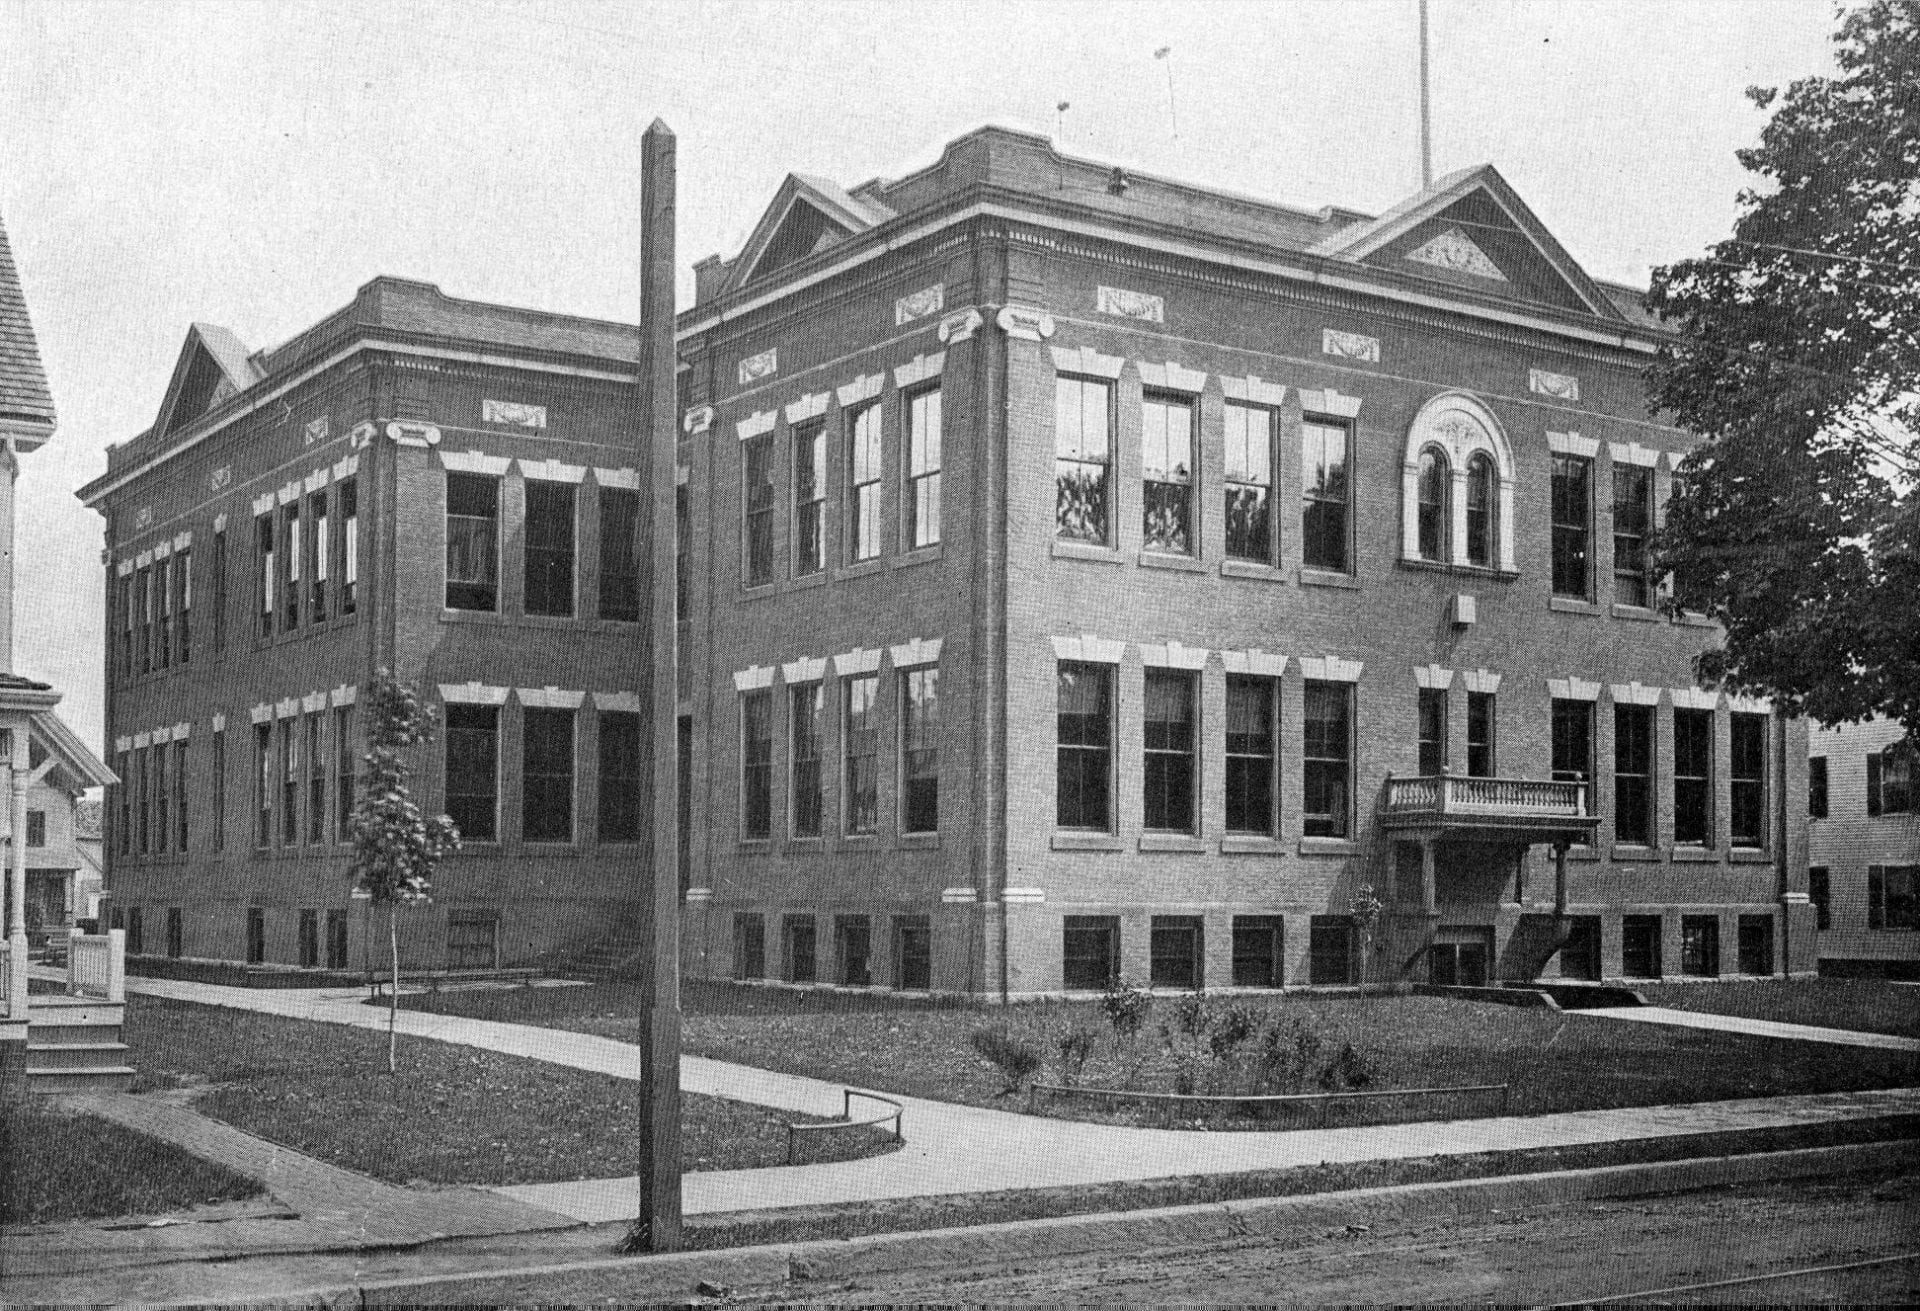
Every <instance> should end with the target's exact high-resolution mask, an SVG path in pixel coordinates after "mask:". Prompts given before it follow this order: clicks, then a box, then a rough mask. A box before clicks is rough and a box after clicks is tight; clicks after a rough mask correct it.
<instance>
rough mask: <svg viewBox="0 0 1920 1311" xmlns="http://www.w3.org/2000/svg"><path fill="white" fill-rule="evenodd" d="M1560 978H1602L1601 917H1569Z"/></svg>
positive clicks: (1561, 957) (1561, 947)
mask: <svg viewBox="0 0 1920 1311" xmlns="http://www.w3.org/2000/svg"><path fill="white" fill-rule="evenodd" d="M1560 977H1561V978H1563V979H1589V980H1597V979H1598V978H1599V977H1600V917H1599V916H1598V915H1570V916H1568V917H1567V940H1566V941H1565V942H1563V943H1561V944H1560Z"/></svg>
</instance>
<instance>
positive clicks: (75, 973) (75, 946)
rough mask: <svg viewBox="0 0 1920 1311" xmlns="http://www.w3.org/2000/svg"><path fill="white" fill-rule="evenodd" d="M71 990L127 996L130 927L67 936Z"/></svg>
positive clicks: (107, 998) (82, 993) (106, 997)
mask: <svg viewBox="0 0 1920 1311" xmlns="http://www.w3.org/2000/svg"><path fill="white" fill-rule="evenodd" d="M67 992H68V994H69V995H70V996H74V997H98V998H100V999H101V1000H102V1001H109V1002H121V1001H125V1000H126V999H127V931H126V930H125V929H110V930H108V931H107V932H106V933H76V934H73V935H72V936H71V937H69V938H68V939H67Z"/></svg>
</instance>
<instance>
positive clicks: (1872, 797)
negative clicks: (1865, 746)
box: [1867, 755, 1880, 815]
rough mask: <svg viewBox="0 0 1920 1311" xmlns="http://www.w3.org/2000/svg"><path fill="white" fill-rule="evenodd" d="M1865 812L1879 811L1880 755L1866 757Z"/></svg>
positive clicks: (1872, 813)
mask: <svg viewBox="0 0 1920 1311" xmlns="http://www.w3.org/2000/svg"><path fill="white" fill-rule="evenodd" d="M1867 813H1868V814H1869V815H1877V814H1879V813H1880V757H1879V756H1877V755H1873V756H1868V757H1867Z"/></svg>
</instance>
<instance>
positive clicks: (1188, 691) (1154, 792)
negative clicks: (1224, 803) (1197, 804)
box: [1142, 669, 1194, 833]
mask: <svg viewBox="0 0 1920 1311" xmlns="http://www.w3.org/2000/svg"><path fill="white" fill-rule="evenodd" d="M1193 699H1194V684H1193V676H1192V675H1191V674H1187V673H1183V672H1182V673H1176V672H1172V671H1168V670H1158V669H1150V670H1148V671H1147V676H1146V707H1145V723H1144V726H1143V727H1144V729H1145V734H1144V736H1145V748H1146V759H1145V760H1144V761H1143V762H1142V774H1143V782H1144V786H1145V791H1144V802H1145V824H1146V827H1147V828H1149V829H1156V830H1160V831H1163V832H1172V833H1191V832H1193V831H1194V805H1193V802H1194V743H1193Z"/></svg>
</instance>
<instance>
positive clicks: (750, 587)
mask: <svg viewBox="0 0 1920 1311" xmlns="http://www.w3.org/2000/svg"><path fill="white" fill-rule="evenodd" d="M779 590H780V586H779V584H777V583H775V582H774V581H773V580H772V579H768V580H767V581H766V582H764V583H752V584H747V583H742V584H741V585H740V590H739V591H738V593H737V595H738V596H739V598H740V599H741V600H742V601H758V600H759V599H761V598H762V597H766V596H773V595H775V594H777V593H778V592H779Z"/></svg>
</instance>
